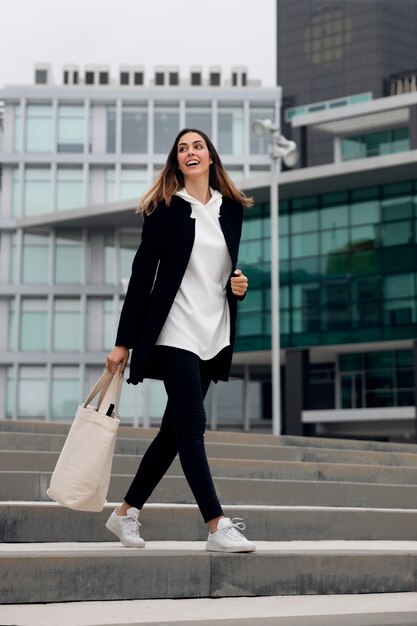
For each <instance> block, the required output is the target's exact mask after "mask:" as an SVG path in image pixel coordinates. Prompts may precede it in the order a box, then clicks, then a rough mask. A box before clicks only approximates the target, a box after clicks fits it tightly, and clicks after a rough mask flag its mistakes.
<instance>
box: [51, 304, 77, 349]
mask: <svg viewBox="0 0 417 626" xmlns="http://www.w3.org/2000/svg"><path fill="white" fill-rule="evenodd" d="M53 331H54V334H53V349H54V350H68V351H74V350H80V338H81V311H80V300H79V298H57V299H56V300H55V302H54V325H53Z"/></svg>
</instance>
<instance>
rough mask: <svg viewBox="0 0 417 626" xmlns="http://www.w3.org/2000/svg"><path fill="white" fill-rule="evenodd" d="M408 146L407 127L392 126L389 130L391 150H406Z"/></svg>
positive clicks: (408, 134)
mask: <svg viewBox="0 0 417 626" xmlns="http://www.w3.org/2000/svg"><path fill="white" fill-rule="evenodd" d="M410 148H411V146H410V133H409V130H408V128H394V129H393V130H392V131H391V152H406V151H407V150H410Z"/></svg>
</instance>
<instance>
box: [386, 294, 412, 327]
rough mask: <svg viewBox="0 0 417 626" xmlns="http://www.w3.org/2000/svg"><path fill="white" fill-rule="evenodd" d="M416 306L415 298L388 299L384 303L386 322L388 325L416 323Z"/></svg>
mask: <svg viewBox="0 0 417 626" xmlns="http://www.w3.org/2000/svg"><path fill="white" fill-rule="evenodd" d="M415 321H416V306H415V301H414V300H410V299H409V300H405V299H404V300H386V301H385V303H384V323H385V324H386V325H387V326H399V325H403V324H414V323H415Z"/></svg>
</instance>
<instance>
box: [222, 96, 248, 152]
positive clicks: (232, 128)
mask: <svg viewBox="0 0 417 626" xmlns="http://www.w3.org/2000/svg"><path fill="white" fill-rule="evenodd" d="M245 136H246V133H245V132H244V115H243V106H241V105H240V106H223V105H220V106H219V107H218V140H217V143H218V149H219V152H220V154H235V155H242V154H244V151H245V145H244V137H245Z"/></svg>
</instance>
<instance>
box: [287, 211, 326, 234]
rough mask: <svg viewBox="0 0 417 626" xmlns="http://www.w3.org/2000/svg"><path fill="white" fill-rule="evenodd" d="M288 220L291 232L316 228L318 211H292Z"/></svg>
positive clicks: (317, 225)
mask: <svg viewBox="0 0 417 626" xmlns="http://www.w3.org/2000/svg"><path fill="white" fill-rule="evenodd" d="M290 222H291V232H292V233H304V232H306V231H310V230H317V229H318V227H319V213H318V211H304V212H303V213H301V212H300V213H293V214H292V215H291V216H290Z"/></svg>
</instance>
